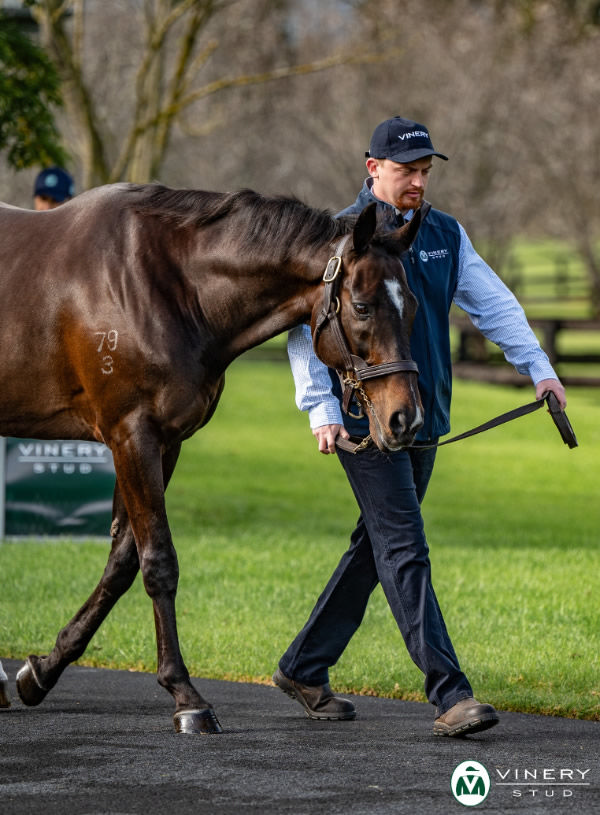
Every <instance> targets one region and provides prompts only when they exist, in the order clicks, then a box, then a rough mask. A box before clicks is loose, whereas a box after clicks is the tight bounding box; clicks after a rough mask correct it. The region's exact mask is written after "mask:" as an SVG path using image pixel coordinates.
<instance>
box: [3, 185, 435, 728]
mask: <svg viewBox="0 0 600 815" xmlns="http://www.w3.org/2000/svg"><path fill="white" fill-rule="evenodd" d="M420 221H421V215H420V212H419V211H417V213H416V215H415V216H414V217H413V219H412V220H411V221H410V222H409V223H408V224H406V225H405V226H403V227H402V228H400V229H399V230H397V231H396V232H393V233H388V234H379V233H378V231H377V222H376V215H375V205H372V206H370V207H368V208H367V209H366V210H365V211H364V212H363V213H362V214H361V215H360V216H358V218H357V217H356V216H354V217H353V218H340V219H335V218H334V217H332V215H331V213H329V212H327V211H323V210H317V209H313V208H311V207H309V206H307V205H306V204H304V203H303V202H301V201H299V200H297V199H295V198H288V197H284V196H272V197H267V196H263V195H261V194H259V193H257V192H254V191H252V190H239V191H237V192H232V193H223V192H207V191H201V190H193V189H186V190H177V189H171V188H169V187H165V186H163V185H160V184H148V185H134V184H126V183H119V184H110V185H106V186H103V187H98V188H95V189H92V190H89V191H87V192H85V193H83V194H81V195H79V196H77V197H75V198H74V199H72V200H71V201H70V202H68V203H66V204H63V205H62V206H61V207H58V208H56V209H53V210H50V211H47V212H33V211H30V210H24V209H20V208H15V207H11V206H2V205H0V310H1V312H0V313H1V319H0V338H1V343H2V349H3V352H2V361H1V363H0V434H2V435H5V436H16V437H30V438H40V439H54V438H59V439H63V438H68V439H87V440H94V441H99V442H102V443H104V444H106V445H107V446H108V447H109V448H110V450H111V451H112V455H113V459H114V466H115V472H116V487H115V492H114V499H113V512H112V524H111V528H110V535H111V538H112V542H111V548H110V553H109V557H108V562H107V565H106V567H105V570H104V573H103V575H102V577H101V579H100V581H99V583H98V585H97V586H96V588H95V590H94V591H93V592H92V594H91V595H90V597H89V598H88V600H87V601H86V602H85V603H84V605H83V606H82V607H81V608H80V609H79V611H77V613H76V614H75V615H74V617H73V618H72V619H71V620H70V622H68V623H67V624H66V625H65V627H64V628H62V630H61V631H60V632H59V633H58V635H57V638H56V643H55V645H54V647H53V648H52V650H51V651H50V653H49V654H48V655H44V656H37V655H31V656H29V657H28V659H27V661H26V662H25V664H24V665H23V667H22V668H21V669H20V670H19V672H18V674H17V690H18V693H19V695H20V697H21V700H22V701H23V702H24V703H25V704H26V705H37V704H39V703H40V702H41V701H42V700H43V699H44V697H45V696H46V694H47V693H48V692H49V691H50V690H51V688H52V687H54V685H55V684H56V682H57V681H58V679H59V677H60V675H61V674H62V672H63V671H64V670H65V668H66V667H67V666H68V665H69V664H70V663H72V662H73V661H75V660H77V659H78V658H79V657H81V655H82V654H83V653H84V651H85V649H86V647H87V645H88V644H89V642H90V640H91V638H92V637H93V635H94V633H95V631H96V630H97V629H98V627H99V626H100V624H101V623H102V621H103V620H104V619H105V618H106V616H107V615H108V613H109V612H110V610H111V609H112V607H113V606H114V605H115V603H116V602H117V601H118V599H119V598H120V597H121V596H122V595H123V594H124V593H125V592H126V591H127V590H128V589H129V587H130V586H131V585H132V583H133V581H134V578H135V577H136V574H137V572H138V570H140V571H141V574H142V578H143V583H144V587H145V591H146V592H147V594H148V595H149V597H150V599H151V601H152V604H153V610H154V618H155V628H156V643H157V680H158V682H159V684H160V685H161V686H162V687H163V688H165V689H166V690H167V691H168V692H169V693H170V694H171V695H172V697H173V700H174V702H175V712H174V714H173V725H174V729H175V731H176V732H178V733H220V732H222V727H221V725H220V723H219V720H218V718H217V716H216V713H215V711H214V709H213V707H212V705H211V704H210V703H209V702H207V701H206V700H205V699H204V698H203V697H202V695H201V694H200V693H199V691H198V690H197V689H196V688H195V687H194V686H193V684H192V683H191V681H190V677H189V673H188V670H187V668H186V666H185V664H184V661H183V658H182V655H181V652H180V647H179V640H178V634H177V625H176V616H175V595H176V590H177V582H178V562H177V555H176V550H175V548H174V544H173V540H172V536H171V532H170V529H169V523H168V519H167V514H166V509H165V489H166V487H167V484H168V483H169V480H170V478H171V475H172V473H173V470H174V468H175V464H176V462H177V458H178V455H179V451H180V447H181V444H182V442H183V441H184V440H185V439H187V438H189V437H190V436H191V435H192V434H193V433H195V432H196V431H197V430H198V429H199V428H201V427H202V426H203V425H205V424H206V423H207V422H208V421H209V420H210V418H211V416H212V415H213V413H214V411H215V408H216V406H217V403H218V401H219V398H220V396H221V393H222V391H223V387H224V375H225V370H226V368H227V366H228V365H229V364H230V363H231V362H232V361H233V360H234V359H235V358H236V357H238V356H239V355H240V354H242V353H243V352H245V351H246V350H247V349H249V348H251V347H253V346H256V345H258V344H260V343H262V342H264V341H266V340H267V339H269V338H271V337H273V336H275V335H277V334H279V333H281V332H284V331H286V330H288V329H290V328H292V327H294V326H296V325H299V324H301V323H307V324H310V325H311V328H312V331H313V338H314V344H315V348H316V351H317V353H318V355H319V357H320V358H321V360H322V361H323V362H324V363H325V364H327V365H328V366H330V367H331V368H334V369H337V370H338V371H339V372H340V373H341V375H342V376H343V377H344V378H345V380H346V384H345V387H346V388H349V389H350V392H351V393H353V394H356V396H357V398H358V401H359V402H360V403H361V404H362V405H363V407H364V409H365V410H366V412H367V413H368V415H369V420H370V429H371V433H372V437H373V440H374V442H375V444H376V445H377V446H378V447H379V448H380V449H382V450H395V449H398V448H399V447H401V446H403V445H407V444H410V442H411V441H412V439H413V438H414V435H415V433H416V432H417V430H418V429H419V427H420V426H421V425H422V405H421V402H420V398H419V393H418V387H417V374H418V372H417V369H416V365H415V363H414V362H413V361H412V360H411V358H410V348H409V341H410V331H411V327H412V321H413V318H414V314H415V310H416V300H415V297H414V295H413V294H412V292H411V291H410V289H409V287H408V284H407V280H406V276H405V273H404V269H403V267H402V262H401V259H400V256H401V255H402V253H403V252H405V251H406V250H407V249H408V248H409V246H410V245H411V243H412V242H413V240H414V238H415V236H416V234H417V232H418V229H419V226H420ZM324 270H325V271H324ZM107 532H108V530H107Z"/></svg>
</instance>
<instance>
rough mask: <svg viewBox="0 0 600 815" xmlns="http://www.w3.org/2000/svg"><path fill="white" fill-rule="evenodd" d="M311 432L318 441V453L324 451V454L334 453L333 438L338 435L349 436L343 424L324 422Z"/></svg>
mask: <svg viewBox="0 0 600 815" xmlns="http://www.w3.org/2000/svg"><path fill="white" fill-rule="evenodd" d="M312 433H313V436H314V437H315V438H316V440H317V441H318V442H319V453H324V454H325V455H326V456H327V455H329V453H335V440H336V438H337V437H338V435H339V436H341V437H342V438H343V439H349V438H350V434H349V433H348V431H347V430H346V428H345V427H344V425H343V424H324V425H321V427H315V428H314V430H313V432H312Z"/></svg>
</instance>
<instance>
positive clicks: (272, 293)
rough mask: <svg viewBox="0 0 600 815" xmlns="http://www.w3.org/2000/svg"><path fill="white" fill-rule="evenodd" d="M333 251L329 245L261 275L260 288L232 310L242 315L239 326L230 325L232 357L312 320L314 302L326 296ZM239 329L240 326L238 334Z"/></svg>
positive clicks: (244, 296) (241, 300) (244, 297)
mask: <svg viewBox="0 0 600 815" xmlns="http://www.w3.org/2000/svg"><path fill="white" fill-rule="evenodd" d="M330 254H331V252H330V249H329V247H328V248H327V249H326V250H325V251H324V253H323V257H321V256H320V255H317V256H313V257H312V258H310V259H307V260H306V259H305V260H300V259H293V260H290V261H289V262H288V263H287V264H284V265H283V266H281V267H278V268H277V269H276V270H275V272H274V273H273V274H272V275H271V276H266V277H265V276H263V275H261V279H262V286H261V287H260V290H257V291H255V292H254V293H252V294H251V296H248V294H247V293H243V292H242V298H240V301H238V302H236V303H235V308H234V309H233V310H232V311H236V312H237V313H238V315H239V320H238V325H237V326H236V325H232V326H231V329H233V332H231V335H230V336H231V341H230V343H229V344H230V347H231V351H232V354H233V356H238V355H239V354H241V353H243V352H244V351H247V350H248V349H250V348H253V347H255V346H257V345H261V344H262V343H263V342H266V341H267V340H269V339H271V338H272V337H275V336H277V335H278V334H281V333H283V332H285V331H288V330H289V329H291V328H294V327H295V326H297V325H300V324H301V323H309V322H310V318H311V315H312V312H313V309H314V307H315V304H316V303H317V301H318V300H319V299H320V298H321V297H322V296H323V286H322V278H323V272H324V270H325V266H326V264H327V260H328V258H329V257H330ZM236 328H239V329H240V330H239V332H238V333H237V334H236V333H235V331H236ZM231 329H230V330H231Z"/></svg>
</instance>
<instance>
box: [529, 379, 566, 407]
mask: <svg viewBox="0 0 600 815" xmlns="http://www.w3.org/2000/svg"><path fill="white" fill-rule="evenodd" d="M548 391H552V393H553V394H554V395H555V396H556V398H557V399H558V404H559V405H560V407H561V410H564V409H565V408H566V406H567V397H566V394H565V389H564V388H563V386H562V384H561V383H560V382H559V381H558V379H542V381H541V382H538V383H537V385H536V386H535V398H536V399H541V398H542V397H543V395H544V394H545V393H548Z"/></svg>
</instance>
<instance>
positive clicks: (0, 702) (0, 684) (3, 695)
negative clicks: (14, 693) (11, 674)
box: [0, 662, 10, 707]
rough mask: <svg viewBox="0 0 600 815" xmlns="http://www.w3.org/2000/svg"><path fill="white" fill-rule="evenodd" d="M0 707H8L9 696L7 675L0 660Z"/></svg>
mask: <svg viewBox="0 0 600 815" xmlns="http://www.w3.org/2000/svg"><path fill="white" fill-rule="evenodd" d="M0 707H10V696H9V695H8V677H7V675H6V674H5V673H4V668H3V667H2V663H1V662H0Z"/></svg>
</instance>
